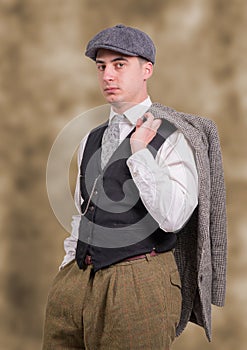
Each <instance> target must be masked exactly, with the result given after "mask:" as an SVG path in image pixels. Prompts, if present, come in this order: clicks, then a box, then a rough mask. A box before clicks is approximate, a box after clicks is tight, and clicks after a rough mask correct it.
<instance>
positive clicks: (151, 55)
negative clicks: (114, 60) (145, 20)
mask: <svg viewBox="0 0 247 350" xmlns="http://www.w3.org/2000/svg"><path fill="white" fill-rule="evenodd" d="M99 49H108V50H112V51H116V52H120V53H122V54H124V55H127V56H140V57H143V58H145V59H146V60H148V61H150V62H152V63H154V62H155V52H156V50H155V46H154V43H153V41H152V39H151V38H150V37H149V36H148V35H147V34H146V33H144V32H142V31H141V30H139V29H137V28H132V27H126V26H125V25H123V24H118V25H116V26H114V27H110V28H106V29H104V30H102V31H101V32H99V33H98V34H96V35H95V36H94V37H93V38H92V39H91V40H90V41H89V43H88V44H87V48H86V52H85V55H86V56H87V57H89V58H91V59H92V60H94V61H95V60H96V56H97V51H98V50H99Z"/></svg>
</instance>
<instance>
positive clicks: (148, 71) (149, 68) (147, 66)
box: [143, 62, 153, 80]
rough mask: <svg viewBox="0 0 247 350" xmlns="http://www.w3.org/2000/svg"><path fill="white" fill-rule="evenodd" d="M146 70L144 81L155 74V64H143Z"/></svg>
mask: <svg viewBox="0 0 247 350" xmlns="http://www.w3.org/2000/svg"><path fill="white" fill-rule="evenodd" d="M143 70H144V80H147V79H149V78H150V77H151V76H152V74H153V64H152V62H146V63H144V64H143Z"/></svg>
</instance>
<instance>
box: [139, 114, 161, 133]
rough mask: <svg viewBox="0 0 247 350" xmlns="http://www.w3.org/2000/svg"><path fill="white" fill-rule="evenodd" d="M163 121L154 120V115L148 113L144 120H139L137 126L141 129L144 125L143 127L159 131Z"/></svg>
mask: <svg viewBox="0 0 247 350" xmlns="http://www.w3.org/2000/svg"><path fill="white" fill-rule="evenodd" d="M160 124H161V119H154V116H153V114H152V113H150V112H147V113H145V114H144V116H143V117H142V118H139V119H138V120H137V123H136V126H137V127H140V126H141V125H143V127H146V128H149V129H151V130H154V131H157V130H158V128H159V127H160Z"/></svg>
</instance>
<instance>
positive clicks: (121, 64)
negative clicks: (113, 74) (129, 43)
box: [116, 62, 125, 68]
mask: <svg viewBox="0 0 247 350" xmlns="http://www.w3.org/2000/svg"><path fill="white" fill-rule="evenodd" d="M124 66H125V64H124V63H123V62H118V63H117V64H116V68H123V67H124Z"/></svg>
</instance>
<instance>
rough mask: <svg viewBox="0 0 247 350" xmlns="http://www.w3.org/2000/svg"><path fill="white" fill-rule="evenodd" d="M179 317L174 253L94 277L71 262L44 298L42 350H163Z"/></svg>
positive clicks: (124, 264)
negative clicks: (44, 312)
mask: <svg viewBox="0 0 247 350" xmlns="http://www.w3.org/2000/svg"><path fill="white" fill-rule="evenodd" d="M180 312H181V283H180V277H179V273H178V270H177V266H176V263H175V259H174V255H173V252H167V253H162V254H159V255H156V256H153V257H151V256H150V254H147V255H146V258H143V259H139V260H132V261H125V262H121V263H118V264H115V265H112V266H110V267H108V268H106V269H102V270H99V271H97V272H96V273H94V272H93V269H92V266H91V265H89V266H88V267H87V269H86V270H80V269H79V268H78V266H77V263H76V262H75V261H72V262H71V263H69V264H68V265H67V266H65V267H64V268H63V269H62V270H61V271H59V273H58V274H57V276H56V278H55V280H54V282H53V284H52V287H51V290H50V293H49V296H48V302H47V308H46V317H45V324H44V335H43V350H60V349H61V350H65V349H68V350H72V349H88V350H118V349H121V350H127V349H128V350H137V349H141V350H152V349H154V350H161V349H162V350H168V349H170V347H171V344H172V343H173V341H174V339H175V331H176V326H177V324H178V322H179V319H180Z"/></svg>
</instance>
